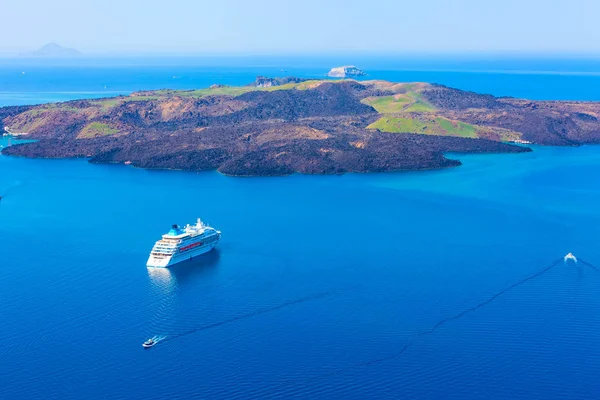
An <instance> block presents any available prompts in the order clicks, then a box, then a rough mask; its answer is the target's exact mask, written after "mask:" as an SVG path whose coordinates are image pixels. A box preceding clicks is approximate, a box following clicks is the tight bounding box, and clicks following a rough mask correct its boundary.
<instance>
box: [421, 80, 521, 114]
mask: <svg viewBox="0 0 600 400" xmlns="http://www.w3.org/2000/svg"><path fill="white" fill-rule="evenodd" d="M423 96H424V97H425V98H426V99H427V100H428V101H429V102H430V103H431V104H433V105H434V106H436V107H438V108H442V109H446V110H466V109H468V108H485V109H505V108H510V106H509V105H507V104H505V103H502V102H500V101H499V100H498V98H497V97H494V96H492V95H490V94H479V93H475V92H466V91H464V90H458V89H452V88H449V87H446V86H442V85H433V86H432V88H431V89H429V90H425V91H424V92H423Z"/></svg>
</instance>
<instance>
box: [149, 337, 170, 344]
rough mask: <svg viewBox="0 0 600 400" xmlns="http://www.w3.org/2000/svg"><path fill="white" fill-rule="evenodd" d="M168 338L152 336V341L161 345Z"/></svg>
mask: <svg viewBox="0 0 600 400" xmlns="http://www.w3.org/2000/svg"><path fill="white" fill-rule="evenodd" d="M166 338H167V337H166V336H164V335H155V336H152V338H151V340H152V341H153V342H154V343H155V344H158V343H160V342H162V341H164V340H165V339H166Z"/></svg>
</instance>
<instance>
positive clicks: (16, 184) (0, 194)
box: [0, 181, 23, 198]
mask: <svg viewBox="0 0 600 400" xmlns="http://www.w3.org/2000/svg"><path fill="white" fill-rule="evenodd" d="M19 186H23V182H21V181H16V182H15V183H14V184H13V185H11V186H9V187H8V188H6V189H4V190H3V191H0V198H2V197H6V196H8V194H9V193H11V192H12V191H13V190H15V189H17V188H18V187H19Z"/></svg>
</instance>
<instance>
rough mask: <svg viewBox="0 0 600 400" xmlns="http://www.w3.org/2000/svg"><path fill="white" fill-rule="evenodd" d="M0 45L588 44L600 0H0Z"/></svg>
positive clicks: (400, 49)
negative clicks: (51, 43) (0, 31)
mask: <svg viewBox="0 0 600 400" xmlns="http://www.w3.org/2000/svg"><path fill="white" fill-rule="evenodd" d="M0 15H2V20H1V21H2V22H1V23H0V27H1V29H2V33H0V54H2V55H13V54H15V55H16V54H19V53H23V52H27V51H31V50H34V49H36V48H39V47H41V46H43V45H44V44H46V43H50V42H55V43H59V44H60V45H62V46H65V47H72V48H76V49H78V50H80V51H81V52H83V53H85V54H163V53H164V54H169V53H172V54H281V53H286V54H294V53H329V52H355V51H361V52H378V53H406V52H410V53H453V52H460V53H469V52H486V53H489V52H492V53H494V52H516V53H551V54H553V53H585V54H593V55H600V25H599V24H598V22H597V18H598V17H599V16H600V1H599V0H426V1H419V0H410V1H405V0H343V1H341V0H334V1H331V0H302V1H289V0H287V1H286V0H214V1H205V0H169V1H164V0H161V1H158V0H102V1H100V0H90V1H83V0H52V1H48V0H18V1H17V0H0Z"/></svg>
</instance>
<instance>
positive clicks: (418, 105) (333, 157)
mask: <svg viewBox="0 0 600 400" xmlns="http://www.w3.org/2000/svg"><path fill="white" fill-rule="evenodd" d="M269 79H270V78H259V79H258V80H257V81H256V82H255V84H253V85H249V86H240V87H233V86H223V85H215V86H213V87H211V88H208V89H200V90H157V91H144V92H137V93H133V94H131V95H130V96H119V97H113V98H105V99H92V100H76V101H69V102H65V103H57V104H45V105H40V106H27V107H22V108H18V107H4V108H0V121H1V123H2V124H3V125H4V126H6V127H7V128H8V129H9V130H10V131H11V132H26V133H27V135H26V137H27V138H28V139H36V140H37V141H36V142H33V143H27V144H21V145H15V146H10V147H7V148H5V149H3V150H2V151H3V154H7V155H18V156H24V157H45V158H65V157H84V158H89V159H90V161H91V162H94V163H124V164H128V165H133V166H137V167H141V168H160V169H182V170H194V171H199V170H214V169H217V170H219V171H221V172H223V173H225V174H230V175H243V176H252V175H282V174H290V173H294V172H300V173H311V174H320V173H343V172H375V171H397V170H418V169H432V168H444V167H451V166H457V165H460V162H459V161H457V160H451V159H448V158H446V157H444V155H443V154H444V153H446V152H463V153H498V152H526V151H530V149H529V148H527V147H524V146H522V145H518V146H517V145H513V144H511V143H538V144H551V145H578V144H584V143H599V142H600V122H599V121H598V116H600V105H599V103H593V102H558V101H556V102H552V101H543V102H535V101H528V100H519V99H512V98H496V97H493V96H489V95H481V94H477V93H472V92H464V91H460V90H457V89H451V88H447V87H444V86H440V85H431V84H426V83H394V82H386V81H362V82H357V81H353V80H346V81H337V80H336V81H328V80H303V79H297V78H277V79H275V80H269Z"/></svg>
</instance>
